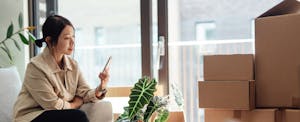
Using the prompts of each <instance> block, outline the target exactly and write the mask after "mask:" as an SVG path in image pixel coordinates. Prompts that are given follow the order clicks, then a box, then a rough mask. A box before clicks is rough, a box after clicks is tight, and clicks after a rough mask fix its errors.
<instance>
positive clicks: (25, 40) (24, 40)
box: [18, 33, 29, 45]
mask: <svg viewBox="0 0 300 122" xmlns="http://www.w3.org/2000/svg"><path fill="white" fill-rule="evenodd" d="M18 34H19V37H20V39H21V40H22V42H23V43H24V44H27V45H28V43H29V41H28V40H27V39H26V37H25V36H24V35H23V34H22V33H18Z"/></svg>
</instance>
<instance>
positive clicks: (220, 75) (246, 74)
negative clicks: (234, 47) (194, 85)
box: [204, 54, 254, 81]
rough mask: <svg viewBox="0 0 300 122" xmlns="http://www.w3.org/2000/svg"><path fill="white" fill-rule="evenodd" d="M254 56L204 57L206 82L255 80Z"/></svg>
mask: <svg viewBox="0 0 300 122" xmlns="http://www.w3.org/2000/svg"><path fill="white" fill-rule="evenodd" d="M253 68H254V59H253V55H252V54H235V55H206V56H204V81H241V80H245V81H247V80H253V79H254V77H253V75H254V69H253Z"/></svg>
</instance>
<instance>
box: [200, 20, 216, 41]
mask: <svg viewBox="0 0 300 122" xmlns="http://www.w3.org/2000/svg"><path fill="white" fill-rule="evenodd" d="M215 28H216V25H215V23H214V22H198V23H196V40H197V41H205V40H213V39H214V33H215Z"/></svg>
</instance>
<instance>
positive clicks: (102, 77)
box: [98, 68, 109, 89]
mask: <svg viewBox="0 0 300 122" xmlns="http://www.w3.org/2000/svg"><path fill="white" fill-rule="evenodd" d="M98 77H99V79H100V81H101V83H100V85H99V89H106V86H107V83H108V81H109V68H106V69H105V70H104V71H103V72H100V73H99V76H98Z"/></svg>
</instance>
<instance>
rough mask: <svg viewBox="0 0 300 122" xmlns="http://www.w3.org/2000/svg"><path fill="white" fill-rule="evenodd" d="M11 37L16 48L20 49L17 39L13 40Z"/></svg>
mask: <svg viewBox="0 0 300 122" xmlns="http://www.w3.org/2000/svg"><path fill="white" fill-rule="evenodd" d="M11 39H12V40H13V41H14V43H15V46H16V47H17V48H18V50H19V51H21V47H20V45H19V44H18V42H17V40H15V39H13V38H11Z"/></svg>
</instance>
